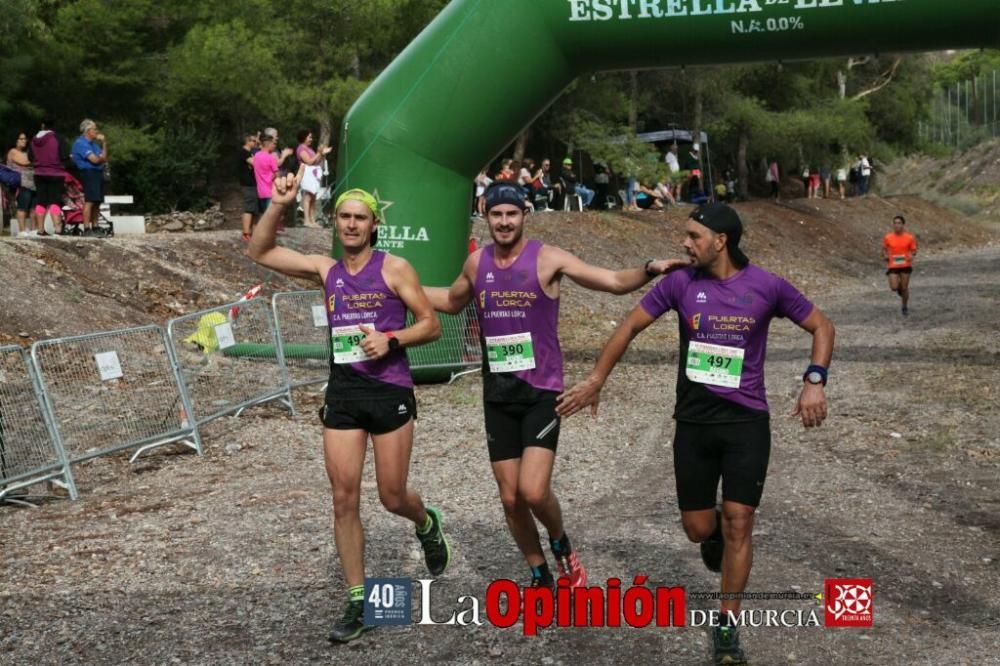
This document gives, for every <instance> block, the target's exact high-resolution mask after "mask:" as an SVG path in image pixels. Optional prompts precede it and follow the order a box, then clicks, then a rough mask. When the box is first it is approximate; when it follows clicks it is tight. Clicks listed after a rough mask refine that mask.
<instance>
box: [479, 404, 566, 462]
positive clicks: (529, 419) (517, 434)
mask: <svg viewBox="0 0 1000 666" xmlns="http://www.w3.org/2000/svg"><path fill="white" fill-rule="evenodd" d="M556 395H558V394H556V393H550V392H544V393H543V394H542V397H541V398H540V399H539V400H537V401H535V402H526V403H525V402H512V403H502V402H487V403H484V404H483V412H484V414H485V416H486V445H487V447H488V448H489V452H490V462H500V461H501V460H514V459H516V458H520V457H521V456H522V454H523V453H524V449H525V447H528V446H540V447H542V448H546V449H549V450H550V451H555V450H556V445H557V444H558V442H559V417H558V416H557V415H556Z"/></svg>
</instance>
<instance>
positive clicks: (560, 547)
mask: <svg viewBox="0 0 1000 666" xmlns="http://www.w3.org/2000/svg"><path fill="white" fill-rule="evenodd" d="M549 546H551V547H552V554H553V555H555V556H556V557H563V556H566V555H569V554H570V553H572V552H573V547H572V546H570V545H569V536H568V535H567V534H566V533H565V532H563V535H562V536H561V537H559V538H558V539H549Z"/></svg>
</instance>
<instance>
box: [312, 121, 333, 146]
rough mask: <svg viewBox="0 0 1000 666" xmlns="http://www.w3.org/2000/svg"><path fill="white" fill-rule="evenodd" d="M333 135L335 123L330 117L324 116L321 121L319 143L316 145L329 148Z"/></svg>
mask: <svg viewBox="0 0 1000 666" xmlns="http://www.w3.org/2000/svg"><path fill="white" fill-rule="evenodd" d="M332 135H333V123H332V122H330V116H328V115H327V114H323V117H322V118H320V119H319V142H318V143H317V144H316V145H318V146H329V145H330V137H331V136H332Z"/></svg>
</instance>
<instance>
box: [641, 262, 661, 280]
mask: <svg viewBox="0 0 1000 666" xmlns="http://www.w3.org/2000/svg"><path fill="white" fill-rule="evenodd" d="M654 261H656V259H650V260H649V261H647V262H646V265H645V266H643V269H645V271H646V275H647V276H649V277H651V278H653V277H656V276H657V275H659V274H660V273H659V271H651V270H649V265H650V264H651V263H653V262H654Z"/></svg>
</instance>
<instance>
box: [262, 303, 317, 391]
mask: <svg viewBox="0 0 1000 666" xmlns="http://www.w3.org/2000/svg"><path fill="white" fill-rule="evenodd" d="M323 299H324V296H323V291H322V290H320V289H313V290H311V291H286V292H281V293H278V294H275V295H274V297H273V298H272V299H271V309H272V310H273V311H274V325H275V328H276V329H277V331H278V344H279V346H280V347H281V355H282V357H283V358H284V359H285V367H286V368H287V370H288V383H289V388H298V387H301V386H308V385H310V384H321V383H324V382H326V381H327V380H328V379H329V378H330V325H329V321H328V320H327V316H326V305H325V303H324V302H323Z"/></svg>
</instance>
